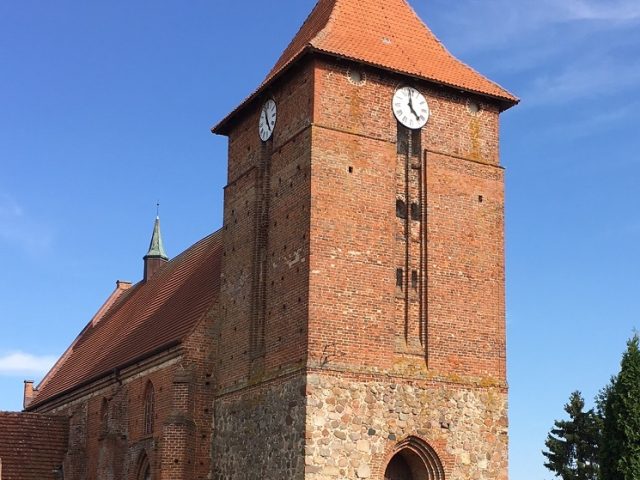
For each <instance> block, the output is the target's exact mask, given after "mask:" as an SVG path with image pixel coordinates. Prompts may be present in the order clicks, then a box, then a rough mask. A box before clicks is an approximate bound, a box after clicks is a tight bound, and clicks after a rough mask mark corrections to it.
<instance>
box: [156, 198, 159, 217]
mask: <svg viewBox="0 0 640 480" xmlns="http://www.w3.org/2000/svg"><path fill="white" fill-rule="evenodd" d="M156 218H160V200H158V201H157V202H156Z"/></svg>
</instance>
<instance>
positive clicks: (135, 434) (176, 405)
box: [0, 309, 215, 480]
mask: <svg viewBox="0 0 640 480" xmlns="http://www.w3.org/2000/svg"><path fill="white" fill-rule="evenodd" d="M214 311H215V309H214ZM214 318H215V317H214V315H213V314H211V315H207V316H206V317H205V318H203V319H202V321H201V322H200V323H199V324H198V325H197V327H196V328H195V329H194V330H193V332H192V333H191V334H190V335H189V336H188V337H187V338H186V339H185V341H184V343H183V345H182V349H181V350H180V352H181V353H180V354H179V355H177V353H178V352H176V354H174V355H173V356H166V354H165V355H164V356H159V357H158V358H156V359H151V360H149V361H147V363H146V364H145V365H144V366H143V365H140V366H135V367H131V368H130V369H128V370H124V371H122V372H120V374H119V377H118V378H117V379H116V378H112V379H110V380H108V381H103V382H102V384H101V385H93V386H92V385H90V386H88V387H87V392H86V394H85V395H80V396H78V397H77V398H69V399H66V400H65V399H64V398H63V399H61V400H59V401H58V402H56V403H55V404H54V405H44V406H42V407H41V408H40V410H39V411H41V412H50V413H55V414H56V415H62V416H64V417H65V420H66V418H68V419H69V420H68V421H69V424H70V427H69V448H68V451H67V454H66V456H65V457H64V471H65V479H71V480H84V479H89V480H91V479H96V480H97V479H100V480H103V479H104V480H109V479H113V480H118V479H132V480H133V479H135V480H137V478H138V476H137V475H138V473H139V472H138V467H139V465H140V461H141V458H142V456H143V455H146V456H147V457H148V458H149V463H150V465H151V469H152V474H153V476H154V477H153V478H158V479H167V480H175V479H178V478H184V479H187V478H188V479H205V478H208V475H209V471H210V468H211V465H210V459H211V453H210V446H211V434H212V428H211V427H212V421H211V415H212V410H213V401H212V400H213V385H212V372H213V356H212V355H213V350H212V349H211V345H212V343H213V337H212V335H213V333H212V329H213V323H214ZM149 382H151V383H152V384H153V387H154V391H155V408H154V413H155V415H154V421H153V432H152V434H146V433H145V431H144V424H145V423H144V400H145V391H146V388H147V384H148V383H149ZM34 416H38V415H37V414H34ZM1 437H2V436H1V435H0V438H1ZM61 463H62V462H61Z"/></svg>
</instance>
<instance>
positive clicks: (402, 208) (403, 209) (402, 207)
mask: <svg viewBox="0 0 640 480" xmlns="http://www.w3.org/2000/svg"><path fill="white" fill-rule="evenodd" d="M396 217H398V218H402V219H405V218H407V204H406V203H404V200H402V199H401V198H398V199H397V200H396Z"/></svg>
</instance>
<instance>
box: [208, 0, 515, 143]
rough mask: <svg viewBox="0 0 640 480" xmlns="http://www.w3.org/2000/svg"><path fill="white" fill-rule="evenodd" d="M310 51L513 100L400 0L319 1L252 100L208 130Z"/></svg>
mask: <svg viewBox="0 0 640 480" xmlns="http://www.w3.org/2000/svg"><path fill="white" fill-rule="evenodd" d="M310 51H315V52H322V53H325V54H328V55H332V56H336V57H340V58H345V59H349V60H353V61H356V62H360V63H363V64H367V65H372V66H375V67H379V68H383V69H386V70H391V71H394V72H398V73H401V74H406V75H410V76H413V77H417V78H422V79H424V80H428V81H432V82H435V83H438V84H441V85H446V86H450V87H453V88H457V89H460V90H464V91H468V92H473V93H477V94H480V95H484V96H487V97H491V98H494V99H496V100H498V101H499V102H500V103H501V105H502V106H503V107H504V108H509V107H511V106H513V105H515V104H516V103H518V99H517V98H516V97H515V96H514V95H512V94H511V93H509V92H508V91H507V90H505V89H504V88H502V87H501V86H499V85H498V84H496V83H494V82H492V81H491V80H489V79H487V78H486V77H484V76H483V75H481V74H479V73H478V72H476V71H475V70H474V69H472V68H471V67H469V66H468V65H466V64H464V63H463V62H461V61H460V60H458V59H457V58H455V57H454V56H453V55H451V53H449V51H448V50H447V49H446V48H445V47H444V46H443V45H442V43H440V41H439V40H438V39H437V38H436V36H435V35H434V34H433V32H431V30H430V29H429V28H428V27H427V26H426V25H425V24H424V23H423V22H422V20H420V18H419V17H418V15H417V14H416V12H415V11H414V10H413V9H412V8H411V6H410V5H409V4H408V3H407V1H406V0H319V1H318V3H317V4H316V6H315V8H314V9H313V11H312V12H311V15H309V17H308V18H307V20H306V21H305V22H304V24H303V25H302V27H301V28H300V31H299V32H298V34H297V35H296V36H295V37H294V39H293V40H292V41H291V43H290V44H289V46H288V47H287V48H286V50H285V51H284V53H283V54H282V56H281V57H280V59H279V60H278V61H277V62H276V64H275V66H274V67H273V69H272V70H271V72H269V74H268V75H267V77H266V79H265V80H264V82H263V83H262V84H261V86H260V87H259V88H258V90H257V91H256V92H254V94H252V95H251V96H250V97H249V98H248V99H247V100H245V101H244V102H243V103H242V104H241V105H240V106H239V107H238V108H237V109H236V110H234V111H233V112H232V113H231V114H230V115H228V116H227V117H226V118H225V119H224V120H223V121H222V122H220V123H219V124H218V125H217V126H216V127H214V129H213V130H214V132H220V133H222V132H223V131H224V125H225V124H226V123H227V121H228V120H230V119H231V118H232V117H234V116H235V114H236V113H237V112H238V111H239V110H241V109H242V108H243V107H244V105H246V104H247V103H248V102H249V101H251V100H252V99H253V98H254V97H255V96H256V95H257V94H258V93H260V92H261V91H262V90H263V89H264V88H265V87H266V86H267V85H268V84H269V83H271V81H272V80H274V79H275V78H277V77H278V76H279V75H280V74H282V73H283V72H284V71H285V70H286V69H287V67H289V66H290V65H291V64H293V63H295V62H296V60H298V59H299V58H301V57H302V56H303V55H304V54H305V53H307V52H310Z"/></svg>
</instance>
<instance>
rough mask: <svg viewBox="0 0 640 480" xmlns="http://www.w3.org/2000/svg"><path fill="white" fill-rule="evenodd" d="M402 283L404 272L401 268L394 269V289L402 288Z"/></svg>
mask: <svg viewBox="0 0 640 480" xmlns="http://www.w3.org/2000/svg"><path fill="white" fill-rule="evenodd" d="M403 281H404V270H403V269H402V268H398V269H396V287H398V288H402V284H403Z"/></svg>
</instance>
